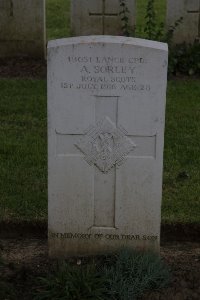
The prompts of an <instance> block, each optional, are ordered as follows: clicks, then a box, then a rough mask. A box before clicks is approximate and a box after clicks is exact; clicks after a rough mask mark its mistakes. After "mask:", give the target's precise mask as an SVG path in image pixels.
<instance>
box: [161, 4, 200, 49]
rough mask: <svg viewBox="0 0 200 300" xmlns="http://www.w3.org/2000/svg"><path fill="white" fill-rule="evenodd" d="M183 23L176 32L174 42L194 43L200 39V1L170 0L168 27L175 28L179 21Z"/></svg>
mask: <svg viewBox="0 0 200 300" xmlns="http://www.w3.org/2000/svg"><path fill="white" fill-rule="evenodd" d="M181 17H182V18H183V21H182V23H181V24H180V25H179V26H178V27H177V29H176V30H175V32H174V42H175V43H176V44H179V43H183V42H186V43H193V42H194V41H195V40H199V39H200V0H168V1H167V25H168V27H170V26H173V25H174V24H175V22H176V21H177V20H179V19H180V18H181Z"/></svg>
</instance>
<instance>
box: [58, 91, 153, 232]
mask: <svg viewBox="0 0 200 300" xmlns="http://www.w3.org/2000/svg"><path fill="white" fill-rule="evenodd" d="M119 99H120V97H117V96H107V97H106V96H95V111H94V120H95V125H92V126H91V127H90V128H89V129H87V130H86V131H85V132H83V133H79V134H77V133H76V134H65V133H63V132H56V136H57V138H56V140H57V141H56V154H57V156H58V157H59V156H62V157H63V156H64V157H66V158H67V157H78V158H82V159H85V160H86V163H88V164H90V165H91V167H92V168H93V172H94V175H93V176H94V222H93V226H92V227H94V228H116V226H115V223H116V222H115V198H116V193H115V190H116V180H117V172H118V169H119V168H121V167H122V165H123V164H125V163H126V162H125V160H129V159H135V158H137V159H155V158H156V133H155V135H152V136H148V135H147V136H141V135H135V134H132V133H128V132H126V131H125V130H124V129H122V128H121V126H120V124H119V120H118V119H119V115H118V114H119V109H118V106H119ZM105 207H106V210H105Z"/></svg>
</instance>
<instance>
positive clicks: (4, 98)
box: [0, 0, 200, 223]
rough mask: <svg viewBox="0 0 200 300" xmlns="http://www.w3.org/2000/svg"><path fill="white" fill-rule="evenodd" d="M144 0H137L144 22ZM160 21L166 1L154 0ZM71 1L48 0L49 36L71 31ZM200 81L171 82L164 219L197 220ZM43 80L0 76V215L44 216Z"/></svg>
mask: <svg viewBox="0 0 200 300" xmlns="http://www.w3.org/2000/svg"><path fill="white" fill-rule="evenodd" d="M146 4H147V0H137V12H138V13H137V24H138V26H140V25H141V24H144V16H145V7H146ZM155 4H156V10H157V12H158V18H159V21H164V19H165V10H166V1H164V0H155ZM69 8H70V1H69V0H47V36H48V39H54V38H62V37H67V36H69V35H70V30H69V16H70V14H69ZM199 95H200V81H199V80H179V81H170V82H169V85H168V94H167V111H166V134H165V155H164V181H163V205H162V221H163V222H167V223H173V222H180V223H197V222H200V171H199V170H200V156H199V150H200V139H199V136H200V102H199ZM46 102H47V98H46V80H30V79H29V80H28V79H27V80H25V79H24V80H23V79H19V80H13V79H9V80H8V79H7V80H3V79H2V80H0V112H1V113H0V170H1V172H0V219H1V220H5V221H11V220H12V221H20V220H29V221H37V220H47V132H46V131H47V129H46V128H47V115H46V114H47V112H46Z"/></svg>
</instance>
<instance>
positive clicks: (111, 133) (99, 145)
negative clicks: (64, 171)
mask: <svg viewBox="0 0 200 300" xmlns="http://www.w3.org/2000/svg"><path fill="white" fill-rule="evenodd" d="M126 134H127V133H126V131H125V130H124V129H122V128H118V127H116V126H115V124H114V123H113V122H112V121H111V120H110V119H109V118H108V117H105V118H103V119H102V120H101V121H99V122H98V123H97V124H96V125H95V126H91V127H90V128H89V129H88V130H87V131H86V134H85V135H84V137H83V138H81V139H80V140H79V141H78V143H76V144H75V146H76V147H77V148H78V149H79V150H80V151H81V152H83V153H84V154H85V160H86V161H87V162H88V163H89V164H90V165H92V164H95V165H96V166H97V167H98V168H99V170H100V171H102V172H103V173H107V172H108V171H109V170H110V169H111V168H112V167H113V166H114V165H120V164H121V163H122V162H123V161H124V160H125V158H126V156H127V155H128V153H129V152H130V151H132V150H133V149H134V148H135V147H136V145H135V144H134V143H133V142H132V140H131V139H129V138H128V137H127V136H126Z"/></svg>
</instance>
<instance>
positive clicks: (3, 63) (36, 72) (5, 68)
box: [0, 57, 47, 79]
mask: <svg viewBox="0 0 200 300" xmlns="http://www.w3.org/2000/svg"><path fill="white" fill-rule="evenodd" d="M46 73H47V69H46V61H45V60H39V59H32V58H28V57H18V58H4V59H3V58H0V78H38V79H44V78H46Z"/></svg>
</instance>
